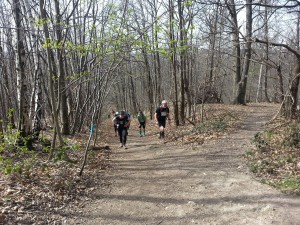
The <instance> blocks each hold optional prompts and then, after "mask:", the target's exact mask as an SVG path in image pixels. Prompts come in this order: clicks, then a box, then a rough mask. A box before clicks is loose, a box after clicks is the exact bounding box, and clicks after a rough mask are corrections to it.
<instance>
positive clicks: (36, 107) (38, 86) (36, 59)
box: [24, 0, 43, 137]
mask: <svg viewBox="0 0 300 225" xmlns="http://www.w3.org/2000/svg"><path fill="white" fill-rule="evenodd" d="M24 3H25V8H26V11H27V13H28V15H29V18H30V20H31V21H33V20H34V17H33V15H32V9H31V6H30V4H29V1H28V0H24ZM30 28H31V33H32V46H31V47H32V49H35V51H34V53H33V64H34V75H33V90H32V95H31V100H30V102H31V103H30V107H31V109H30V119H32V120H33V124H32V132H33V134H34V136H35V137H38V136H39V133H40V131H41V129H42V122H41V119H42V104H43V103H42V69H41V66H40V64H41V62H40V54H39V45H38V38H37V37H38V31H37V30H36V29H35V26H34V25H33V23H32V22H30Z"/></svg>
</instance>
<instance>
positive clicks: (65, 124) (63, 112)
mask: <svg viewBox="0 0 300 225" xmlns="http://www.w3.org/2000/svg"><path fill="white" fill-rule="evenodd" d="M54 3H55V13H56V15H55V18H56V25H55V33H56V38H57V40H56V42H57V44H58V46H60V47H58V48H57V49H56V54H57V64H58V93H57V96H58V99H59V103H60V104H58V105H57V107H58V109H57V110H59V112H60V118H61V132H62V134H65V135H68V134H70V127H69V126H70V124H69V119H68V104H67V94H66V79H65V71H64V61H63V52H64V51H63V38H62V28H61V15H60V7H59V1H58V0H54Z"/></svg>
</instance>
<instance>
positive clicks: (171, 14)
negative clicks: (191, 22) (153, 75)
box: [169, 0, 179, 126]
mask: <svg viewBox="0 0 300 225" xmlns="http://www.w3.org/2000/svg"><path fill="white" fill-rule="evenodd" d="M169 26H170V27H169V29H170V31H169V39H170V40H169V41H170V51H171V64H170V67H171V68H170V71H171V74H172V75H173V85H174V96H175V99H174V100H173V107H174V120H175V125H176V126H179V115H178V90H177V70H176V43H175V41H176V40H175V33H174V3H173V0H169Z"/></svg>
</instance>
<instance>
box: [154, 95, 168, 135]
mask: <svg viewBox="0 0 300 225" xmlns="http://www.w3.org/2000/svg"><path fill="white" fill-rule="evenodd" d="M169 113H170V110H169V107H168V103H167V101H166V100H163V101H162V103H161V106H160V107H158V108H157V109H156V112H155V117H156V119H157V125H158V126H159V138H160V139H163V138H165V127H166V120H167V119H168V120H170V114H169Z"/></svg>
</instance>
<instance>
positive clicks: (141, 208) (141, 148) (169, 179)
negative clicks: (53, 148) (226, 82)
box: [65, 105, 300, 225]
mask: <svg viewBox="0 0 300 225" xmlns="http://www.w3.org/2000/svg"><path fill="white" fill-rule="evenodd" d="M247 107H249V112H250V113H249V117H247V118H246V120H245V121H244V123H243V125H242V127H241V128H240V129H239V130H237V131H236V132H234V133H232V134H230V135H227V136H224V137H223V138H221V139H218V140H211V141H208V142H206V143H204V144H203V145H200V146H197V147H194V148H188V149H186V148H183V147H178V146H172V145H171V144H159V143H158V140H157V137H156V136H148V137H147V136H146V137H143V138H140V137H135V136H134V135H131V136H129V145H128V147H129V148H128V149H126V150H123V149H122V150H121V149H118V147H117V146H118V145H117V143H116V144H115V145H114V146H113V152H114V154H113V156H112V164H113V169H112V170H110V171H108V172H107V174H106V175H105V176H106V178H105V180H106V181H109V182H111V185H110V188H109V190H108V189H107V188H106V189H103V188H100V187H99V189H98V190H97V191H96V193H95V195H94V199H93V200H87V201H86V202H84V203H83V204H81V205H80V206H79V205H78V206H74V208H73V209H71V211H66V212H65V213H66V214H65V215H68V216H67V217H66V221H65V224H85V225H90V224H95V225H101V224H103V225H111V224H116V225H121V224H123V225H125V224H126V225H127V224H128V225H129V224H130V225H133V224H147V225H148V224H149V225H150V224H153V225H158V224H159V225H165V224H169V225H174V224H178V225H182V224H185V225H190V224H210V225H212V224H218V225H219V224H222V225H223V224H234V225H235V224H236V225H242V224H251V225H252V224H255V225H259V224H266V225H269V224H280V225H292V224H300V198H292V197H287V196H285V195H283V194H281V193H279V192H278V191H277V190H275V189H273V188H271V187H269V186H267V185H263V184H261V183H259V182H258V181H256V180H255V178H254V177H253V176H252V174H251V173H250V172H248V169H247V167H246V165H245V161H244V160H243V159H242V154H243V153H244V152H245V151H247V149H248V148H249V147H250V146H251V139H252V138H253V136H254V134H255V133H256V132H258V131H260V130H262V129H263V128H264V123H265V122H266V121H267V120H269V119H270V118H271V117H272V116H273V115H274V113H276V111H277V109H276V108H275V106H268V107H266V106H260V105H252V106H247Z"/></svg>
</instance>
